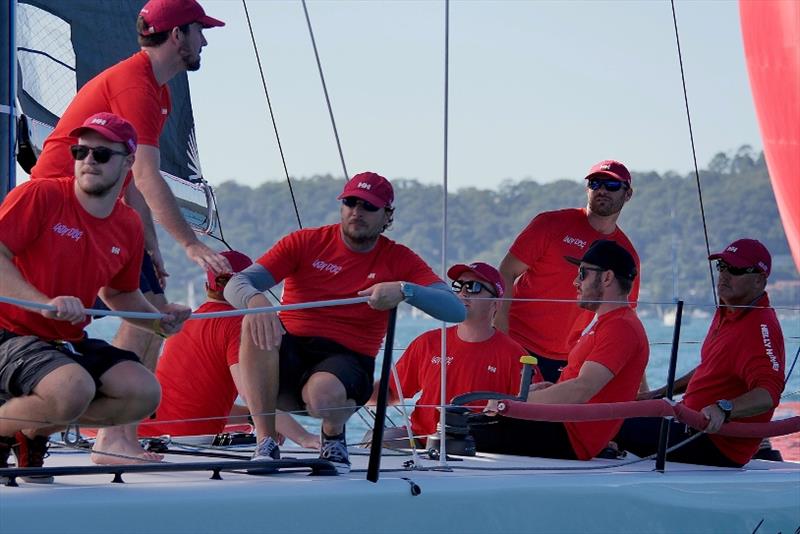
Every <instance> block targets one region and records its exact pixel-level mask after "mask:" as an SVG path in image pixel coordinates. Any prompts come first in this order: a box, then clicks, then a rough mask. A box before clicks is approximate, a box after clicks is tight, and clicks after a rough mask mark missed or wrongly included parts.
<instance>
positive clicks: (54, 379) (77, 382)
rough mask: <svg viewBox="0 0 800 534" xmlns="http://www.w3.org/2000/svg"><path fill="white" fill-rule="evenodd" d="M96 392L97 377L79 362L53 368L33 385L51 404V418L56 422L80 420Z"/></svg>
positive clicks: (52, 421) (41, 396) (64, 422)
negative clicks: (93, 376)
mask: <svg viewBox="0 0 800 534" xmlns="http://www.w3.org/2000/svg"><path fill="white" fill-rule="evenodd" d="M95 393H96V392H95V386H94V379H92V377H91V376H90V375H89V373H87V372H86V371H85V370H84V369H83V368H82V367H81V366H80V365H78V364H69V365H62V366H61V367H58V368H56V369H54V370H53V371H51V372H50V373H48V374H47V375H46V376H45V377H44V378H43V379H42V380H41V381H40V382H39V383H38V384H37V385H36V387H34V388H33V394H34V395H37V396H38V397H40V398H41V399H42V401H43V402H44V404H45V406H47V407H48V408H47V412H48V419H49V421H48V422H51V423H56V424H67V423H70V422H72V421H75V420H77V419H78V418H79V417H80V416H81V415H82V414H83V412H85V411H86V409H87V408H88V407H89V404H90V403H91V402H92V399H94V396H95Z"/></svg>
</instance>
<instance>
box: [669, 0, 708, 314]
mask: <svg viewBox="0 0 800 534" xmlns="http://www.w3.org/2000/svg"><path fill="white" fill-rule="evenodd" d="M670 5H671V6H672V23H673V26H674V27H675V43H676V45H677V47H678V62H679V63H680V67H681V83H682V84H683V102H684V104H685V106H686V120H687V121H688V123H689V141H690V142H691V145H692V161H693V162H694V176H695V180H696V182H697V196H698V198H699V199H700V216H701V217H702V219H703V235H704V236H705V240H706V252H707V253H708V254H707V256H710V255H711V246H710V245H709V243H708V227H707V226H706V211H705V208H704V207H703V190H702V188H701V187H700V171H699V170H698V168H697V153H696V152H695V148H694V133H693V131H692V115H691V113H689V96H688V93H687V92H686V74H685V73H684V71H683V55H682V54H681V40H680V37H679V36H678V18H677V16H676V15H675V0H670ZM708 272H709V274H710V275H711V293H712V295H713V296H714V302H717V287H716V283H715V282H714V268H713V267H712V266H711V262H708Z"/></svg>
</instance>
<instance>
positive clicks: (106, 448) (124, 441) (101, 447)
mask: <svg viewBox="0 0 800 534" xmlns="http://www.w3.org/2000/svg"><path fill="white" fill-rule="evenodd" d="M104 453H108V454H104ZM163 459H164V455H163V454H158V453H155V452H148V451H145V450H144V449H143V448H142V447H141V445H139V442H138V440H136V439H131V438H130V436H128V435H127V433H126V432H125V429H124V428H123V427H110V428H103V429H100V430H99V431H98V432H97V440H96V441H95V444H94V447H93V448H92V462H94V463H96V464H100V465H121V464H131V463H151V462H160V461H162V460H163Z"/></svg>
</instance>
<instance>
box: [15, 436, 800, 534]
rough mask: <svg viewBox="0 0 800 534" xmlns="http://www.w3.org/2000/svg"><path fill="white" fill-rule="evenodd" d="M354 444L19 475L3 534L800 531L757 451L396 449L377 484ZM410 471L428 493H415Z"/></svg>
mask: <svg viewBox="0 0 800 534" xmlns="http://www.w3.org/2000/svg"><path fill="white" fill-rule="evenodd" d="M351 451H352V452H351V454H352V453H355V452H358V454H354V455H353V456H352V460H353V468H354V470H353V472H352V473H351V474H349V475H343V476H341V475H340V476H336V477H311V476H308V475H307V474H306V473H301V472H295V473H281V474H277V475H268V476H252V475H247V474H244V473H231V472H223V473H222V478H223V480H211V479H210V478H209V477H210V474H211V473H210V472H179V473H128V474H125V475H123V479H124V481H125V483H124V484H112V483H111V480H112V478H113V477H112V475H109V474H102V475H81V476H62V477H58V478H56V481H55V483H54V484H50V485H41V484H39V485H36V484H30V483H26V482H24V481H19V487H5V486H2V487H0V532H2V533H16V532H20V533H22V532H25V533H38V532H41V533H46V534H62V533H64V534H66V533H71V532H80V533H92V532H98V533H112V532H147V533H157V532H169V533H179V532H187V533H200V532H214V533H230V532H273V533H276V532H326V533H336V532H342V533H351V532H381V533H383V532H402V533H406V532H409V533H415V534H417V533H426V532H459V533H470V532H475V533H482V534H485V533H489V532H580V533H591V532H682V533H690V532H746V533H751V532H754V531H755V530H756V527H757V526H758V524H759V522H761V521H762V519H763V523H762V524H761V526H760V527H759V528H758V530H757V532H759V533H770V534H773V533H777V532H784V533H790V532H795V530H796V529H797V528H798V527H800V464H794V463H773V462H762V461H754V462H751V463H750V464H748V466H747V468H746V469H741V470H739V469H722V468H704V467H698V466H689V465H684V464H673V463H668V464H667V471H666V473H657V472H654V471H653V468H654V462H653V461H646V462H640V463H636V464H633V465H628V466H622V467H611V468H609V469H592V470H588V469H585V468H587V467H591V468H595V467H599V466H613V465H616V464H618V463H620V461H619V460H593V461H591V462H578V461H563V460H549V459H541V458H519V457H511V456H496V455H480V456H479V457H475V458H469V459H463V461H453V462H450V467H452V468H453V470H452V471H451V472H441V471H418V470H416V471H405V470H403V463H404V462H405V461H406V460H408V459H409V458H410V457H409V456H405V455H404V456H397V455H392V456H384V458H383V461H382V469H383V470H384V471H383V472H382V473H381V477H380V481H379V482H378V483H377V484H373V483H371V482H368V481H367V480H365V475H366V466H367V460H368V457H367V456H366V454H367V451H366V450H363V449H351ZM389 454H394V453H389ZM283 456H284V457H297V458H304V457H305V458H313V457H315V455H310V454H306V453H303V452H299V451H284V453H283ZM166 460H167V461H169V462H197V461H205V460H206V459H203V458H199V457H192V456H175V455H168V456H167V458H166ZM46 465H47V466H66V465H91V464H90V462H89V458H88V455H87V454H85V453H82V452H76V451H70V450H53V451H52V454H51V456H50V457H49V458H48V459H47V460H46ZM424 465H425V466H427V467H436V466H437V465H438V462H434V461H430V460H426V461H425V462H424ZM469 468H493V469H497V468H500V469H502V470H491V471H482V470H473V469H469ZM514 468H526V469H527V470H514ZM531 468H535V470H534V469H531ZM403 477H406V478H408V479H411V480H412V481H413V482H414V483H416V484H417V485H418V486H419V487H420V488H421V490H422V491H421V494H419V495H417V496H413V495H412V493H411V485H410V483H409V482H408V481H406V480H403Z"/></svg>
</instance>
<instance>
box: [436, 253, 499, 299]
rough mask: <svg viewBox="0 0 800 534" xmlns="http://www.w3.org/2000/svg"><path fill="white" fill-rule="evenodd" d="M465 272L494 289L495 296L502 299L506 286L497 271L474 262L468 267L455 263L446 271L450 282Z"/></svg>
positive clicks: (484, 264) (486, 265) (486, 264)
mask: <svg viewBox="0 0 800 534" xmlns="http://www.w3.org/2000/svg"><path fill="white" fill-rule="evenodd" d="M466 272H470V273H472V274H474V275H475V276H477V277H478V278H482V279H483V280H485V281H486V282H489V283H490V284H491V285H492V287H494V292H495V295H496V296H498V297H502V296H503V293H505V292H506V284H505V282H503V277H502V276H500V273H499V272H498V270H497V269H495V268H494V267H492V266H491V265H489V264H488V263H483V262H482V261H476V262H475V263H470V264H469V265H466V264H464V263H457V264H456V265H453V266H452V267H450V268H449V269H448V270H447V276H449V277H450V279H451V280H458V277H459V276H461V275H462V274H464V273H466Z"/></svg>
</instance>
